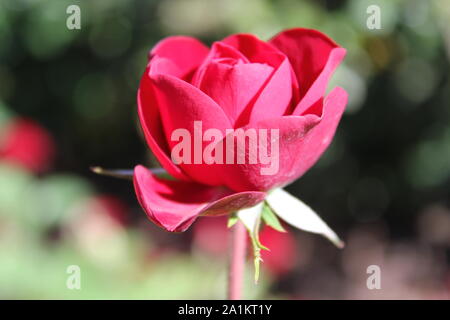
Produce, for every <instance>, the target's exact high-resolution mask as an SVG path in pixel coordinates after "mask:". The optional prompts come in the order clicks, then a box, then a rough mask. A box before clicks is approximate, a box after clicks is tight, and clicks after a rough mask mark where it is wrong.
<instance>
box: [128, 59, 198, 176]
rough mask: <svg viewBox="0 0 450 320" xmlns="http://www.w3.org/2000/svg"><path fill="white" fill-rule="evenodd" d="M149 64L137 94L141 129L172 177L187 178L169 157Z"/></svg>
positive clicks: (157, 157) (154, 152)
mask: <svg viewBox="0 0 450 320" xmlns="http://www.w3.org/2000/svg"><path fill="white" fill-rule="evenodd" d="M151 66H152V65H151V64H150V66H149V67H148V68H147V69H146V71H145V73H144V75H143V76H142V78H141V83H140V85H139V90H138V94H137V103H138V114H139V120H140V123H141V127H142V131H143V132H144V136H145V139H146V141H147V144H148V146H149V147H150V149H151V150H152V151H153V154H154V155H155V157H156V159H158V161H159V163H160V164H161V166H163V167H164V168H165V169H166V170H167V172H169V174H170V175H172V176H173V177H175V178H177V179H181V180H189V178H188V177H187V176H186V175H185V174H184V173H183V171H182V170H181V169H180V168H179V167H177V166H176V165H175V164H174V163H173V162H172V160H171V159H170V156H169V154H170V151H169V146H168V144H167V141H166V137H165V135H164V129H163V125H162V122H161V115H160V111H159V105H158V101H157V100H156V96H155V91H154V90H155V89H154V88H153V85H152V83H151V81H150V78H149V73H150V68H151Z"/></svg>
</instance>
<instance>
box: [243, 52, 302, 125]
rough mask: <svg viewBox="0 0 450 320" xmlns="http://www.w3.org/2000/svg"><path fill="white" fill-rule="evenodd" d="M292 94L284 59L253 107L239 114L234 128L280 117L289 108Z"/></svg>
mask: <svg viewBox="0 0 450 320" xmlns="http://www.w3.org/2000/svg"><path fill="white" fill-rule="evenodd" d="M292 93H293V84H292V77H291V66H290V64H289V61H288V60H287V59H285V60H284V61H283V62H282V63H281V64H280V66H279V67H278V68H277V69H276V70H275V71H274V72H273V73H272V75H271V76H270V78H269V79H268V80H267V81H266V83H265V85H264V87H263V88H262V89H261V91H260V93H259V94H258V95H257V96H256V97H255V99H254V100H255V101H254V103H253V105H251V106H249V107H248V108H247V109H246V110H245V111H244V112H243V113H242V114H241V116H240V117H239V119H238V122H237V123H236V125H235V127H237V128H239V127H242V126H244V125H246V124H248V123H256V122H258V121H262V120H265V119H270V118H278V117H281V116H282V115H284V114H285V113H286V110H287V109H288V108H289V106H290V103H291V99H292Z"/></svg>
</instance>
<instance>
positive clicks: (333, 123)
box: [223, 88, 347, 191]
mask: <svg viewBox="0 0 450 320" xmlns="http://www.w3.org/2000/svg"><path fill="white" fill-rule="evenodd" d="M346 103H347V93H346V92H345V91H344V89H342V88H335V89H334V90H333V91H332V92H331V93H330V94H329V95H328V96H327V97H326V99H325V103H324V104H323V110H322V101H321V100H320V101H318V102H317V104H316V105H314V106H312V107H311V109H310V110H309V111H310V112H309V113H308V114H307V115H305V116H285V117H281V118H278V119H269V120H265V121H261V122H259V123H257V124H256V125H255V126H252V128H255V129H263V128H265V129H279V141H278V142H279V144H278V145H279V158H278V159H274V161H276V160H279V162H278V171H277V172H276V173H275V174H273V175H262V174H261V168H265V167H267V165H262V164H261V163H260V162H259V161H258V164H248V161H247V162H246V164H234V165H224V169H223V170H224V177H225V179H226V185H227V186H228V187H229V188H231V189H233V190H236V191H243V190H262V191H267V190H270V189H273V188H275V187H282V186H284V185H286V184H288V183H290V182H292V181H294V180H296V179H298V178H299V177H300V176H302V175H303V174H304V173H305V172H306V171H307V170H308V169H309V168H311V167H312V166H313V165H314V164H315V163H316V161H317V160H318V159H319V157H320V156H321V155H322V153H323V152H324V151H325V149H326V148H327V147H328V145H329V144H330V142H331V140H332V138H333V135H334V133H335V131H336V127H337V125H338V123H339V120H340V118H341V116H342V113H343V112H344V109H345V105H346ZM314 113H316V114H319V115H321V117H320V118H319V117H318V116H317V115H315V114H314ZM244 129H246V128H244ZM267 144H268V145H270V142H269V141H268V142H267ZM246 153H249V149H248V145H247V149H246ZM258 159H259V158H258ZM246 160H247V158H246Z"/></svg>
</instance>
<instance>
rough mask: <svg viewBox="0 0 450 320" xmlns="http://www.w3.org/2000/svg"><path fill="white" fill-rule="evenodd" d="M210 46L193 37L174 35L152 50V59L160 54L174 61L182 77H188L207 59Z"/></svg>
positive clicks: (160, 42)
mask: <svg viewBox="0 0 450 320" xmlns="http://www.w3.org/2000/svg"><path fill="white" fill-rule="evenodd" d="M208 52H209V48H208V47H207V46H205V45H204V44H203V43H201V42H200V41H198V40H197V39H195V38H192V37H186V36H172V37H167V38H165V39H163V40H161V41H159V42H158V43H157V44H156V45H155V46H154V47H153V49H152V50H151V51H150V59H152V58H153V57H154V56H160V57H163V58H166V59H168V60H170V61H172V62H173V63H174V64H175V65H176V66H177V67H178V69H179V71H180V74H179V75H178V76H179V77H180V78H185V77H187V76H188V75H189V74H190V73H192V72H193V71H194V70H195V69H196V68H197V67H198V66H199V65H200V64H201V63H202V61H203V59H205V57H206V56H207V54H208Z"/></svg>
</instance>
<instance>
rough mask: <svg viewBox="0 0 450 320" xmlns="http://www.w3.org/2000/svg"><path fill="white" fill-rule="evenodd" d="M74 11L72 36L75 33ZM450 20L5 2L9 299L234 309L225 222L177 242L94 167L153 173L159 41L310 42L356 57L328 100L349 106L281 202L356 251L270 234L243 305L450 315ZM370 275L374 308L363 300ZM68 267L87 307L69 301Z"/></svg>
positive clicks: (415, 13) (313, 8) (1, 274)
mask: <svg viewBox="0 0 450 320" xmlns="http://www.w3.org/2000/svg"><path fill="white" fill-rule="evenodd" d="M72 4H76V5H78V6H79V7H80V8H81V29H80V30H68V28H67V27H66V19H67V17H68V16H69V15H68V14H66V8H67V7H68V6H69V5H72ZM369 5H378V6H379V7H380V9H381V26H382V28H381V29H380V30H369V29H368V28H367V26H366V20H367V18H368V17H369V14H367V12H366V9H367V7H368V6H369ZM449 20H450V2H448V1H442V0H430V1H425V0H394V1H393V0H369V1H368V0H355V1H350V0H348V1H345V0H342V1H325V0H322V1H313V0H311V1H295V0H279V1H278V0H245V1H238V0H226V1H223V0H164V1H156V0H153V1H152V0H145V1H144V0H142V1H139V0H134V1H131V0H98V1H88V0H79V1H76V0H0V298H2V299H17V298H25V299H49V298H52V299H103V298H114V299H116V298H124V299H166V298H178V299H183V298H191V299H196V298H205V299H211V298H212V299H217V298H224V297H225V280H226V249H225V248H224V247H223V246H221V245H220V244H223V242H224V241H223V239H224V238H220V237H218V236H217V234H219V233H220V232H216V233H211V232H209V233H208V230H212V228H218V229H217V230H222V229H221V226H222V225H223V222H224V221H223V220H220V222H221V225H220V226H217V224H216V222H214V221H211V219H208V218H203V219H200V220H204V221H200V222H199V225H198V226H197V227H193V228H191V229H190V230H188V231H187V232H185V233H183V234H168V233H166V232H164V231H162V230H160V229H158V228H157V227H155V226H154V225H153V224H152V223H151V222H149V221H148V220H147V219H146V217H145V214H144V213H143V212H142V210H141V209H140V207H139V205H138V203H137V201H136V199H135V196H134V192H133V188H132V185H131V183H129V182H128V181H123V180H115V179H112V178H107V177H100V176H95V175H94V174H92V173H90V171H89V167H90V166H93V165H101V166H103V167H106V168H132V167H134V166H135V165H136V164H139V163H142V164H146V165H148V166H156V162H155V161H154V159H153V158H152V156H151V155H150V152H149V150H148V149H147V147H146V144H145V142H144V141H143V139H142V136H141V133H140V130H139V126H138V125H137V124H138V122H137V114H136V102H135V100H136V99H135V97H136V91H137V88H138V84H139V80H140V76H141V74H142V72H143V71H144V68H145V65H146V61H147V53H148V51H149V50H150V49H151V48H152V46H153V45H154V44H155V43H156V42H157V41H158V40H160V39H161V38H163V37H165V36H169V35H174V34H185V35H192V36H195V37H199V38H200V39H202V40H203V41H204V42H205V43H208V44H210V43H211V42H212V41H214V40H218V39H221V38H223V37H225V36H227V35H228V34H230V33H238V32H248V33H254V34H256V35H258V36H259V37H260V38H262V39H269V38H270V37H271V36H272V35H274V34H276V33H278V32H279V31H281V30H283V29H285V28H290V27H306V28H315V29H318V30H320V31H322V32H324V33H326V34H327V35H329V36H330V37H332V38H333V39H335V40H336V41H337V42H338V43H339V44H340V45H341V46H343V47H345V48H346V49H347V50H348V53H347V57H346V59H345V62H344V63H343V65H341V66H340V67H339V68H338V70H337V72H336V74H335V75H334V77H333V81H332V84H331V85H330V88H331V87H333V86H335V85H340V86H342V87H344V88H345V89H346V90H347V91H348V93H349V99H350V100H349V104H348V107H347V110H346V113H345V115H344V117H343V120H342V122H341V124H340V127H339V129H338V131H337V134H336V137H335V140H334V142H333V144H332V146H331V147H330V149H329V150H328V151H327V152H326V154H325V155H324V156H323V157H322V159H321V160H320V162H319V163H318V164H317V165H316V166H315V167H314V168H313V169H312V170H310V171H309V172H308V173H307V174H306V175H305V176H304V177H302V178H301V179H300V180H298V181H296V182H295V183H293V184H292V185H290V186H289V187H288V188H287V189H288V191H289V192H291V193H292V194H294V195H296V196H298V197H299V198H300V199H302V200H303V201H305V202H306V203H307V204H309V205H310V206H311V207H312V208H314V209H315V210H316V211H317V212H318V213H319V214H320V215H321V216H322V217H323V218H324V220H325V221H327V222H328V223H329V225H330V226H332V227H333V229H335V230H336V231H337V232H338V233H339V234H340V235H341V236H342V237H343V239H344V240H345V241H346V242H347V247H346V248H345V249H344V250H343V251H339V250H337V249H335V248H334V247H332V245H331V244H329V243H327V242H326V241H325V240H324V239H322V238H320V237H318V236H314V235H310V234H305V233H303V232H300V231H295V230H292V229H290V230H289V235H283V236H281V238H280V237H279V236H278V235H273V234H272V233H270V232H269V234H268V235H267V245H268V246H269V247H270V248H271V249H272V251H273V252H272V254H273V256H272V258H269V257H267V259H266V262H267V263H266V264H263V266H262V268H263V275H262V277H261V278H262V281H261V283H260V284H259V285H257V286H255V285H253V283H252V281H251V278H252V274H251V273H252V270H251V263H249V264H248V265H249V266H248V281H246V284H245V286H246V294H245V297H246V298H280V299H329V298H331V299H333V298H340V299H364V298H368V299H372V298H374V299H377V298H385V299H390V298H403V299H418V298H423V299H429V298H437V299H448V298H449V297H450V267H449V265H450V250H449V248H450V79H449V71H450V64H449V61H450V24H449V22H448V21H449ZM33 152H35V153H36V154H34V153H33ZM30 155H31V156H32V158H31V159H30V158H28V159H25V160H23V158H24V157H25V158H27V156H28V157H29V156H30ZM214 243H216V244H217V245H216V246H214ZM211 244H212V245H211ZM276 252H278V254H277V253H276ZM286 257H288V259H286ZM270 259H272V260H270ZM373 264H375V265H378V266H380V268H381V272H382V282H381V283H382V289H381V290H368V289H367V287H366V279H367V277H368V274H367V273H366V269H367V267H368V266H369V265H373ZM71 265H77V266H79V267H80V270H81V290H70V289H68V288H67V285H66V281H67V279H68V277H69V276H70V274H68V273H67V268H68V267H69V266H71Z"/></svg>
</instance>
